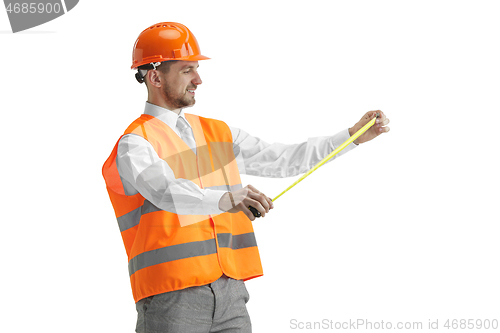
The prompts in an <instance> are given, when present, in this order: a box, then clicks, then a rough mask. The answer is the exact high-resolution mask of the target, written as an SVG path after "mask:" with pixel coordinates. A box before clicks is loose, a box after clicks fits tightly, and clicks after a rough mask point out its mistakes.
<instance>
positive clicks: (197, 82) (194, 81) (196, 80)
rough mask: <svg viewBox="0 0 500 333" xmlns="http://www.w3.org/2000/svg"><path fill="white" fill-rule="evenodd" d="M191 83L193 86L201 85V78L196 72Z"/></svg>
mask: <svg viewBox="0 0 500 333" xmlns="http://www.w3.org/2000/svg"><path fill="white" fill-rule="evenodd" d="M191 82H192V83H193V84H195V85H199V84H202V83H203V81H201V77H200V74H198V72H196V75H195V77H194V79H193V80H192V81H191Z"/></svg>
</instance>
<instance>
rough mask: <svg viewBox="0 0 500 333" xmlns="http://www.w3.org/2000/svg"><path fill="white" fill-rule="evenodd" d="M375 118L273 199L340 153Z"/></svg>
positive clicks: (368, 126) (374, 119)
mask: <svg viewBox="0 0 500 333" xmlns="http://www.w3.org/2000/svg"><path fill="white" fill-rule="evenodd" d="M376 120H377V117H374V118H373V119H372V120H370V121H369V122H368V123H367V124H366V125H365V126H363V127H362V128H361V129H360V130H359V131H357V132H356V133H354V135H353V136H351V137H350V138H349V139H347V140H346V141H345V142H344V143H343V144H341V145H340V146H338V147H337V149H335V150H334V151H332V152H331V153H330V154H328V156H327V157H325V158H324V159H322V160H321V161H320V162H319V163H318V164H316V165H315V166H314V167H312V168H311V169H310V170H309V171H307V172H306V173H305V174H303V175H302V177H300V178H299V179H298V180H297V181H296V182H295V183H293V184H292V185H290V186H288V188H287V189H286V190H284V191H283V192H281V193H280V194H279V195H278V196H277V197H276V198H274V199H273V201H276V199H278V198H279V197H281V196H282V195H283V194H285V193H286V192H287V191H288V190H289V189H291V188H292V187H294V186H295V185H297V184H298V183H300V182H301V181H302V180H304V178H306V177H307V176H309V175H310V174H311V173H313V172H314V171H316V169H318V168H319V167H320V166H322V165H323V164H325V163H326V162H328V161H329V160H330V159H331V158H332V157H333V156H335V155H337V154H338V153H340V152H341V151H342V150H343V149H344V148H345V147H347V146H348V145H350V144H351V143H352V142H353V141H354V140H356V139H357V138H358V137H359V136H361V135H362V134H363V133H364V132H366V131H367V130H368V129H369V128H370V127H372V126H373V124H375V121H376Z"/></svg>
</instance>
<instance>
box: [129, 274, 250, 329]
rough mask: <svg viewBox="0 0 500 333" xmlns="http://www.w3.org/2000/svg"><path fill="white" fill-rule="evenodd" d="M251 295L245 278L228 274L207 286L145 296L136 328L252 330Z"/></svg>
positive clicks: (141, 303) (140, 305) (139, 303)
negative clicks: (247, 305)
mask: <svg viewBox="0 0 500 333" xmlns="http://www.w3.org/2000/svg"><path fill="white" fill-rule="evenodd" d="M249 298H250V296H249V294H248V291H247V289H246V287H245V284H244V283H243V281H241V280H234V279H231V278H228V277H227V276H225V275H223V276H222V277H220V278H219V279H218V280H217V281H215V282H213V283H210V284H207V285H204V286H200V287H191V288H186V289H182V290H176V291H171V292H168V293H164V294H159V295H154V296H150V297H147V298H143V299H141V300H140V301H139V302H137V304H136V308H137V328H136V332H137V333H212V332H214V333H215V332H220V333H250V332H252V326H251V324H250V317H249V315H248V312H247V308H246V303H247V302H248V300H249Z"/></svg>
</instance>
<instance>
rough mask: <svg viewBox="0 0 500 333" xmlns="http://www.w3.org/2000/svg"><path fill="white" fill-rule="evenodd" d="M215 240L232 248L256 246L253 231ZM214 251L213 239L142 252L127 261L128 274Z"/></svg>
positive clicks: (222, 245) (222, 235)
mask: <svg viewBox="0 0 500 333" xmlns="http://www.w3.org/2000/svg"><path fill="white" fill-rule="evenodd" d="M217 240H218V242H219V247H227V248H230V249H233V250H238V249H244V248H247V247H253V246H257V240H256V239H255V234H254V233H253V232H250V233H247V234H242V235H232V234H229V233H226V234H217ZM214 253H217V248H216V243H215V239H208V240H205V241H197V242H190V243H184V244H177V245H171V246H167V247H163V248H161V249H157V250H153V251H148V252H143V253H141V254H139V255H138V256H136V257H134V258H132V260H130V261H129V263H128V271H129V275H132V274H134V273H135V272H137V271H138V270H140V269H143V268H146V267H149V266H153V265H158V264H163V263H165V262H169V261H174V260H179V259H186V258H192V257H198V256H206V255H208V254H214Z"/></svg>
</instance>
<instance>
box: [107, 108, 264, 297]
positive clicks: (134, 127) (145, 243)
mask: <svg viewBox="0 0 500 333" xmlns="http://www.w3.org/2000/svg"><path fill="white" fill-rule="evenodd" d="M186 118H187V120H188V122H189V123H190V124H191V126H192V128H193V134H194V138H195V141H196V145H197V149H196V154H195V153H194V152H193V151H192V150H191V149H190V148H189V147H188V146H187V145H186V144H185V143H184V141H183V140H182V139H181V138H179V136H178V135H177V134H176V133H175V132H174V131H173V130H172V129H171V128H170V127H169V126H168V125H166V124H165V123H163V122H162V121H161V120H158V119H157V118H155V117H153V116H149V115H146V114H143V115H142V116H141V117H139V118H138V119H136V120H135V121H134V122H133V123H132V124H131V125H130V126H129V127H128V128H127V130H126V131H125V133H124V135H125V134H130V133H132V134H136V135H139V136H141V137H143V138H144V139H146V140H147V141H148V142H149V143H150V144H151V145H152V146H153V148H154V150H155V151H156V153H157V154H158V156H159V157H160V158H161V159H163V160H165V161H166V162H167V163H168V165H169V166H170V168H171V169H172V171H173V172H174V174H175V177H176V178H184V179H188V180H190V181H192V182H194V183H195V184H196V185H198V186H199V187H200V188H205V189H218V190H227V191H235V190H238V189H241V188H242V185H241V179H240V175H239V171H238V166H237V163H236V160H235V157H234V152H233V139H232V135H231V131H230V129H229V127H228V126H227V125H226V124H225V123H224V122H222V121H218V120H214V119H208V118H202V117H198V116H194V115H190V114H186ZM120 139H121V137H120ZM119 141H120V140H118V142H119ZM118 142H117V143H116V145H115V147H114V149H113V151H112V153H111V155H110V156H109V158H108V159H107V160H106V162H105V163H104V166H103V176H104V179H105V181H106V187H107V190H108V194H109V197H110V199H111V203H112V204H113V208H114V210H115V214H116V217H117V219H118V225H119V227H120V231H121V235H122V238H123V242H124V244H125V249H126V251H127V256H128V268H129V275H130V282H131V284H132V293H133V296H134V300H135V302H138V301H139V300H140V299H142V298H145V297H148V296H152V295H156V294H160V293H165V292H169V291H173V290H179V289H184V288H187V287H192V286H201V285H205V284H208V283H211V282H214V281H215V280H217V279H218V278H219V277H220V276H221V275H222V274H223V273H224V274H225V275H227V276H229V277H231V278H234V279H237V280H249V279H252V278H255V277H258V276H262V266H261V262H260V256H259V251H258V249H257V243H256V240H255V235H254V232H253V227H252V223H251V221H250V220H249V219H248V218H247V216H246V215H245V214H244V213H242V212H238V213H236V214H230V213H222V214H219V215H216V216H212V215H177V214H174V213H171V212H167V211H164V210H162V209H160V208H158V207H156V206H154V205H153V204H152V203H151V202H149V201H148V200H146V199H145V198H144V197H143V196H142V195H141V194H140V193H137V194H135V195H126V194H125V191H124V187H123V183H122V181H121V179H120V175H119V174H118V169H117V166H116V155H117V150H118Z"/></svg>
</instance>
